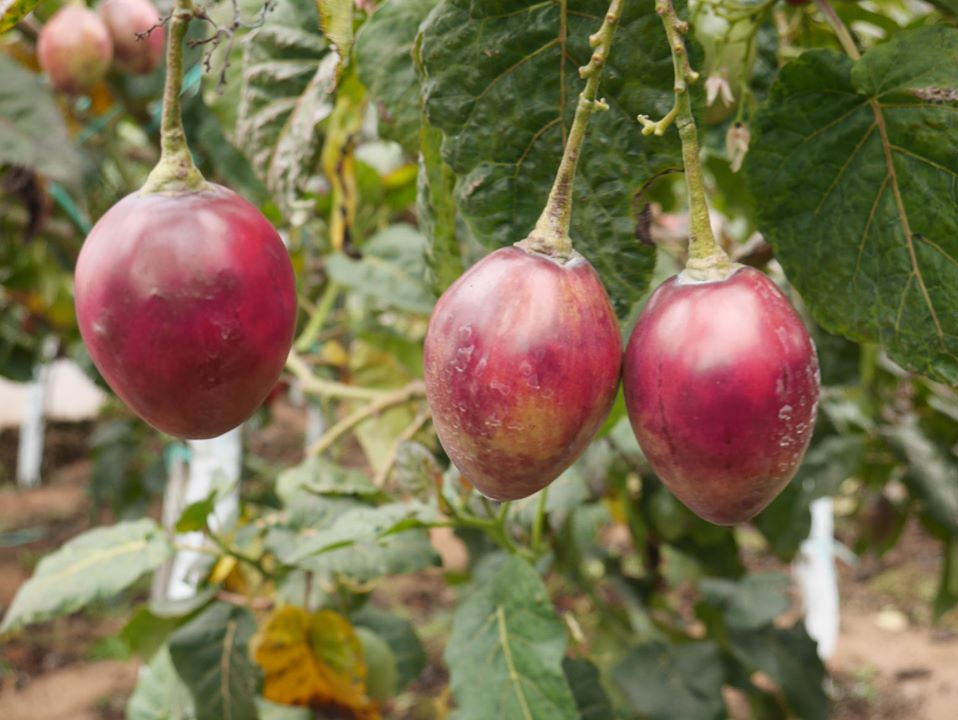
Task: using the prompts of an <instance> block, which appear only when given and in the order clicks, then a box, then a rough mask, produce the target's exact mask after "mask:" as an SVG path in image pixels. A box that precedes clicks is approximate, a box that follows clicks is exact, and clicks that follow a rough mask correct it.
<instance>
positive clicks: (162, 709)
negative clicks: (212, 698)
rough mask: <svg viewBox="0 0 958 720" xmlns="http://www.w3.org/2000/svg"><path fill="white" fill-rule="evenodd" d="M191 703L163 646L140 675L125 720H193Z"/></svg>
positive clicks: (188, 694)
mask: <svg viewBox="0 0 958 720" xmlns="http://www.w3.org/2000/svg"><path fill="white" fill-rule="evenodd" d="M195 717H196V715H195V714H194V711H193V699H192V698H191V697H190V692H189V690H188V689H187V688H186V686H185V685H184V684H183V681H182V680H180V678H179V676H178V675H177V674H176V668H174V667H173V660H172V659H170V650H169V648H167V647H166V646H164V647H162V648H161V649H160V651H159V652H157V653H156V655H155V656H154V657H153V659H152V660H151V661H150V664H149V665H147V666H146V667H145V668H143V670H141V671H140V679H139V681H138V682H137V684H136V689H135V690H134V691H133V695H132V696H131V697H130V700H129V702H128V703H127V705H126V720H194V718H195Z"/></svg>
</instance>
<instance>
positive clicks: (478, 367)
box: [476, 358, 488, 373]
mask: <svg viewBox="0 0 958 720" xmlns="http://www.w3.org/2000/svg"><path fill="white" fill-rule="evenodd" d="M487 364H488V363H487V362H486V359H485V358H480V359H479V362H478V363H477V364H476V372H477V373H480V372H482V371H483V370H485V369H486V365H487Z"/></svg>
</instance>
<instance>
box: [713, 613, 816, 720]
mask: <svg viewBox="0 0 958 720" xmlns="http://www.w3.org/2000/svg"><path fill="white" fill-rule="evenodd" d="M729 637H730V640H731V643H732V652H733V654H734V655H735V656H736V657H737V658H738V659H739V660H740V661H741V662H742V663H743V664H744V665H745V666H746V667H747V668H748V670H749V671H750V672H755V671H759V670H760V671H762V672H764V673H765V674H767V675H768V676H769V677H770V678H771V679H772V680H773V681H774V682H775V683H776V684H777V685H778V686H779V687H780V688H781V689H782V693H783V694H784V695H785V699H786V700H787V701H788V704H789V705H790V706H791V708H792V710H793V711H794V712H795V715H796V716H797V717H800V718H806V719H807V720H825V719H826V718H828V717H829V714H828V705H829V701H828V696H827V695H826V694H825V688H824V682H825V666H824V665H822V661H821V659H819V657H818V652H817V650H816V647H815V641H814V640H812V639H811V638H810V637H809V636H808V633H806V632H805V627H804V626H803V625H802V624H801V623H796V624H795V625H793V626H792V627H790V628H787V629H781V628H776V627H771V626H770V627H765V628H762V629H761V630H732V631H730V633H729Z"/></svg>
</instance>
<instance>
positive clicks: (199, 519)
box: [176, 492, 216, 533]
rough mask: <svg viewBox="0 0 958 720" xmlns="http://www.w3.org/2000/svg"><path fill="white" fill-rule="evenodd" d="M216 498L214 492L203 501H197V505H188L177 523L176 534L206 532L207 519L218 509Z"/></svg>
mask: <svg viewBox="0 0 958 720" xmlns="http://www.w3.org/2000/svg"><path fill="white" fill-rule="evenodd" d="M215 498H216V493H215V492H214V493H210V496H209V497H207V498H205V499H203V500H197V501H196V502H195V503H190V504H189V505H187V506H186V507H185V508H184V509H183V512H182V513H180V519H179V520H177V521H176V532H178V533H188V532H196V531H200V530H204V529H205V528H206V519H207V518H208V517H209V516H210V515H211V514H212V513H213V510H214V509H215V507H216V502H215Z"/></svg>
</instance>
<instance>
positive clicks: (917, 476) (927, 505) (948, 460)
mask: <svg viewBox="0 0 958 720" xmlns="http://www.w3.org/2000/svg"><path fill="white" fill-rule="evenodd" d="M882 435H883V436H884V437H885V438H886V439H887V441H888V443H889V445H890V446H891V447H892V449H893V450H895V452H896V454H898V455H899V456H900V457H901V458H902V460H903V461H904V464H905V477H904V480H905V482H906V483H907V484H908V486H909V488H910V490H911V492H912V495H913V496H914V497H918V498H921V499H922V501H923V505H924V509H925V511H926V512H927V513H928V515H929V516H930V518H931V519H932V520H933V521H934V522H935V523H936V524H937V525H939V526H940V527H941V528H943V530H944V532H945V533H946V534H948V535H951V536H954V537H958V464H956V462H955V460H954V459H953V458H952V457H951V456H950V454H949V453H948V452H947V451H944V450H942V449H941V448H939V447H938V446H937V445H935V444H934V443H933V442H932V441H931V440H930V439H929V438H928V437H927V436H926V435H925V434H924V433H923V432H922V430H921V427H920V426H919V425H918V423H917V421H916V419H915V418H914V417H906V418H905V419H904V420H903V421H902V422H901V424H899V425H894V426H889V427H884V428H882Z"/></svg>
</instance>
